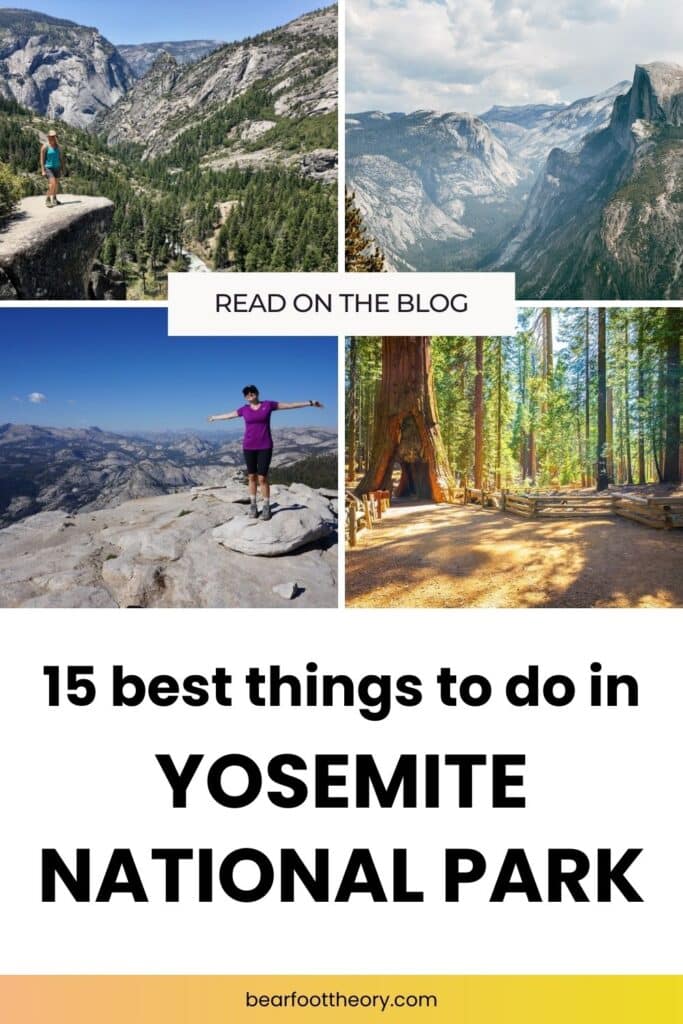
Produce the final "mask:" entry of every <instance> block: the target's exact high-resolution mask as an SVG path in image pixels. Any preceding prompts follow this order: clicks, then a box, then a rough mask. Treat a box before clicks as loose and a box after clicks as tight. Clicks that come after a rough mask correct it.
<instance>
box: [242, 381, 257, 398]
mask: <svg viewBox="0 0 683 1024" xmlns="http://www.w3.org/2000/svg"><path fill="white" fill-rule="evenodd" d="M252 391H253V392H254V394H256V395H258V388H257V387H256V385H255V384H247V386H246V388H242V394H243V395H244V397H245V398H246V397H247V395H248V394H250V392H252Z"/></svg>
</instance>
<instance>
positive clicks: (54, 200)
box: [52, 196, 62, 206]
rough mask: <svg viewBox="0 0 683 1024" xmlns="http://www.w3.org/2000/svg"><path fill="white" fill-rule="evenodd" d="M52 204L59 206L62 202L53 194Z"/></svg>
mask: <svg viewBox="0 0 683 1024" xmlns="http://www.w3.org/2000/svg"><path fill="white" fill-rule="evenodd" d="M52 205H53V206H61V205H62V204H61V203H60V201H59V199H57V196H53V197H52Z"/></svg>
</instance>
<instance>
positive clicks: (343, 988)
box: [0, 975, 683, 1024]
mask: <svg viewBox="0 0 683 1024" xmlns="http://www.w3.org/2000/svg"><path fill="white" fill-rule="evenodd" d="M323 1016H324V1017H325V1019H327V1020H330V1021H339V1022H340V1024H342V1022H343V1021H347V1020H349V1021H358V1022H364V1021H376V1022H379V1021H381V1020H383V1019H384V1020H388V1021H410V1020H420V1021H422V1020H424V1021H427V1022H433V1024H440V1022H442V1021H444V1022H445V1021H448V1022H449V1024H458V1022H462V1024H612V1022H614V1024H683V976H675V977H673V976H632V975H631V976H626V977H622V976H584V975H582V976H571V975H570V976H564V975H563V976H491V975H477V976H444V975H336V976H334V975H333V976H319V975H301V976H293V975H230V976H221V977H214V976H191V977H189V976H188V977H184V976H172V977H169V976H146V975H140V976H138V975H134V976H121V977H119V976H110V975H107V976H99V977H98V976H12V977H0V1021H2V1024H233V1022H235V1021H239V1022H241V1021H245V1022H251V1024H259V1022H264V1021H268V1022H270V1021H279V1022H281V1024H288V1022H290V1021H297V1022H300V1021H304V1022H305V1021H307V1020H317V1019H318V1018H320V1017H323Z"/></svg>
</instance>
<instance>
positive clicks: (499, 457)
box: [496, 338, 503, 491]
mask: <svg viewBox="0 0 683 1024" xmlns="http://www.w3.org/2000/svg"><path fill="white" fill-rule="evenodd" d="M497 374H498V410H497V414H496V490H497V491H499V490H500V489H501V487H502V479H503V476H502V472H503V470H502V466H503V443H502V442H503V339H502V338H499V339H498V366H497Z"/></svg>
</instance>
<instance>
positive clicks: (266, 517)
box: [261, 505, 273, 522]
mask: <svg viewBox="0 0 683 1024" xmlns="http://www.w3.org/2000/svg"><path fill="white" fill-rule="evenodd" d="M272 518H273V513H272V512H271V511H270V505H264V506H263V511H262V512H261V519H263V520H264V521H265V522H268V520H269V519H272Z"/></svg>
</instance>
